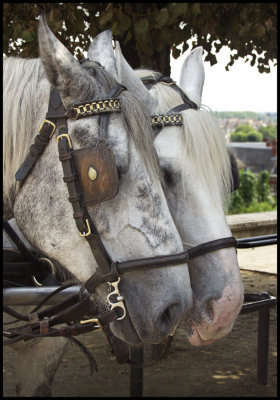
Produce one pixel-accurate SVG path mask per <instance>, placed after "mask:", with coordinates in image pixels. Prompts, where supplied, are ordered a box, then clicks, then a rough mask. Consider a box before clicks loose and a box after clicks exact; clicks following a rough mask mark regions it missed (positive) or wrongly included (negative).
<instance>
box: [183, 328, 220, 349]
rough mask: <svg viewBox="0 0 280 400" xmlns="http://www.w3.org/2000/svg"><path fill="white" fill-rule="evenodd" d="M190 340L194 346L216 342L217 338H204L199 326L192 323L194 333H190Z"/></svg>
mask: <svg viewBox="0 0 280 400" xmlns="http://www.w3.org/2000/svg"><path fill="white" fill-rule="evenodd" d="M188 341H189V342H190V344H192V345H193V346H205V345H207V344H211V343H214V342H216V339H203V338H202V337H201V335H200V333H199V330H198V329H197V327H196V326H195V325H194V324H192V333H191V334H190V335H188Z"/></svg>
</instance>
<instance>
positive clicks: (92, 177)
mask: <svg viewBox="0 0 280 400" xmlns="http://www.w3.org/2000/svg"><path fill="white" fill-rule="evenodd" d="M88 177H89V179H90V180H92V181H94V180H95V179H96V178H97V171H96V169H94V168H93V167H89V169H88Z"/></svg>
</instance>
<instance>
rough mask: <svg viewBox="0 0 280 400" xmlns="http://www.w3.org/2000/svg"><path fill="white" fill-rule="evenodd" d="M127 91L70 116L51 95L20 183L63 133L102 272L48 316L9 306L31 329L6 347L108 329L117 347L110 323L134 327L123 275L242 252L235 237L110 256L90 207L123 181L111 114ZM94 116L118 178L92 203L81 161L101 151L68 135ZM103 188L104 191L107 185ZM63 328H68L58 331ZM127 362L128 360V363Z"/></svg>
mask: <svg viewBox="0 0 280 400" xmlns="http://www.w3.org/2000/svg"><path fill="white" fill-rule="evenodd" d="M123 90H125V87H123V86H122V85H116V86H114V87H113V88H112V89H111V91H110V93H109V98H108V99H101V100H97V101H90V102H85V103H79V104H75V105H74V106H73V107H72V108H71V109H69V110H68V111H67V112H66V113H65V110H64V107H63V104H62V101H61V98H60V95H59V93H58V91H57V90H55V89H53V90H51V94H50V100H49V109H48V113H47V115H46V119H45V121H44V122H43V124H42V126H41V128H40V130H39V134H38V135H37V136H36V138H35V141H34V144H33V145H32V146H31V147H30V152H29V154H28V155H27V157H26V159H25V161H24V162H23V164H22V165H21V167H20V168H19V170H18V171H17V173H16V179H17V180H19V181H21V182H22V183H23V182H24V181H25V179H26V178H27V176H28V174H29V173H30V172H31V170H32V168H33V167H34V165H35V163H36V160H37V159H38V158H39V157H40V155H41V154H42V152H43V151H44V148H45V147H46V146H47V144H48V143H49V141H50V140H51V138H52V136H53V134H54V132H55V131H56V129H58V130H59V132H58V133H59V135H58V136H57V141H58V150H59V159H60V161H61V163H62V167H63V172H64V178H63V179H64V181H65V182H66V184H67V187H68V192H69V201H70V202H71V204H72V206H73V212H74V214H73V216H74V219H75V222H76V225H77V228H78V230H79V233H80V235H81V236H83V237H84V238H85V239H86V240H87V242H88V243H89V246H90V248H91V250H92V253H93V256H94V258H95V260H96V263H97V265H98V268H97V270H96V272H95V273H94V274H93V275H92V277H91V278H89V279H88V280H87V281H86V282H85V284H84V285H83V289H82V290H81V292H80V294H79V295H74V296H72V297H70V298H69V299H67V300H65V301H63V302H61V303H59V304H58V305H55V306H51V307H48V308H46V309H45V310H43V311H38V310H39V308H40V307H41V306H42V305H43V304H44V301H43V302H42V303H41V304H40V305H38V306H37V307H36V308H35V311H34V310H33V312H31V313H30V314H28V315H23V314H19V313H17V312H15V311H14V310H12V309H11V308H10V307H8V306H4V311H5V312H6V313H8V314H10V315H12V316H14V317H15V318H18V319H20V320H23V321H25V322H26V324H25V325H24V326H22V327H20V328H18V327H17V328H9V329H7V330H6V331H5V332H4V336H5V337H6V338H8V339H7V340H6V341H5V344H9V343H13V342H15V341H18V340H22V339H23V340H29V339H32V338H35V337H46V336H48V337H55V336H66V337H69V336H75V335H79V334H82V333H85V332H90V331H95V330H99V329H100V328H102V329H103V331H104V332H105V334H106V335H107V337H108V340H109V342H110V343H111V345H112V346H113V347H114V343H115V342H116V341H118V339H117V338H113V337H112V334H111V333H110V328H109V323H110V322H112V321H115V320H122V324H124V326H125V324H126V323H129V321H128V319H127V318H128V314H127V312H126V308H125V305H124V299H123V298H122V296H120V293H119V290H118V284H119V281H120V279H121V276H122V275H123V274H125V273H129V272H133V271H139V270H146V269H151V268H162V267H170V266H173V265H178V264H182V263H186V262H188V261H189V260H191V259H192V258H194V257H197V256H201V255H203V254H206V253H208V252H211V251H215V250H218V249H222V248H226V247H236V239H235V238H234V237H229V238H223V239H219V240H214V241H211V242H208V243H205V244H201V245H198V246H196V247H193V248H191V249H189V250H188V251H185V252H182V253H179V254H175V255H166V256H157V257H149V258H142V259H136V260H129V261H124V262H113V261H112V260H111V258H110V255H109V254H108V252H107V251H106V249H105V247H104V245H103V243H102V240H101V238H100V236H99V234H98V232H97V230H96V228H95V226H94V223H93V221H92V220H91V218H90V216H89V213H88V212H87V205H88V204H95V203H98V202H100V201H104V197H102V196H103V195H104V196H105V199H107V198H108V196H109V198H112V197H113V196H115V195H116V193H117V187H118V182H117V183H116V179H117V178H116V171H115V167H114V158H113V155H112V154H111V153H110V149H109V148H108V147H107V144H106V132H107V125H108V115H109V114H108V113H110V112H120V111H121V102H120V100H119V99H118V98H117V97H118V96H119V94H120V93H121V92H122V91H123ZM194 106H195V105H194V103H192V102H191V101H190V100H189V101H188V104H185V105H184V107H188V108H189V107H194ZM177 109H178V107H177ZM171 111H172V110H171ZM173 111H174V110H173ZM89 115H99V118H100V126H101V129H100V137H101V142H100V147H99V148H98V147H97V149H95V150H96V151H101V153H102V154H103V153H104V154H105V155H104V160H105V162H106V160H107V161H108V160H109V163H111V165H110V168H111V169H110V171H111V173H110V177H111V178H112V177H113V178H112V179H111V184H112V186H113V189H112V187H109V188H108V184H107V186H106V185H105V186H106V190H105V192H102V193H103V194H102V196H101V197H98V199H96V198H94V199H92V197H90V199H89V200H87V201H86V200H85V191H83V190H82V188H83V186H84V183H83V182H82V181H83V179H84V178H83V177H82V175H81V170H82V169H83V168H81V166H80V167H79V160H78V159H79V155H80V159H83V158H84V157H83V156H84V155H85V157H90V154H88V153H90V152H94V151H95V150H94V149H92V148H91V149H88V148H87V149H81V150H74V149H73V148H72V143H71V139H70V137H69V135H68V129H67V118H72V119H78V118H81V117H84V116H89ZM173 116H174V114H173ZM152 123H153V122H152ZM104 135H105V136H104ZM82 151H85V152H84V153H82V156H81V152H82ZM106 165H108V164H106ZM93 169H94V168H93ZM105 169H106V168H105ZM87 172H88V176H89V174H90V173H91V174H90V176H91V178H89V179H93V181H94V180H95V178H94V177H95V176H98V173H99V172H98V171H95V172H94V171H93V170H91V171H90V170H88V171H87ZM109 181H110V179H109ZM109 186H110V185H109ZM100 187H102V185H101V186H100ZM102 190H103V189H102ZM108 192H109V194H108ZM104 193H105V194H104ZM106 196H107V197H106ZM110 196H111V197H110ZM103 283H108V284H110V285H111V287H112V288H113V291H112V292H111V293H110V294H109V295H108V297H107V300H108V303H109V305H110V309H109V310H105V311H103V312H100V311H99V309H98V307H97V305H96V303H95V301H94V293H95V290H96V288H97V287H98V286H99V285H100V284H103ZM65 287H68V286H67V285H65V286H62V287H61V288H59V289H57V290H56V291H55V292H54V293H53V295H55V294H56V293H57V292H58V291H61V290H64V288H65ZM58 324H66V325H64V326H62V327H59V328H55V326H56V325H58ZM124 359H125V357H124ZM125 361H127V359H126V360H125Z"/></svg>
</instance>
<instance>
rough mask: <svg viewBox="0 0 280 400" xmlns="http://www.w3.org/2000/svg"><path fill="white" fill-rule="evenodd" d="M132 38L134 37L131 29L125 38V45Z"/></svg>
mask: <svg viewBox="0 0 280 400" xmlns="http://www.w3.org/2000/svg"><path fill="white" fill-rule="evenodd" d="M131 39H132V34H131V32H130V31H128V32H127V35H126V38H125V39H124V42H123V46H125V45H126V44H127V43H128V42H129V41H130V40H131Z"/></svg>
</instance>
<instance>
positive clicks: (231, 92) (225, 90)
mask: <svg viewBox="0 0 280 400" xmlns="http://www.w3.org/2000/svg"><path fill="white" fill-rule="evenodd" d="M190 48H191V47H189V49H190ZM189 49H188V50H187V51H186V52H185V53H184V54H183V55H182V56H180V57H179V58H177V59H176V60H175V59H174V58H173V57H172V56H171V63H170V65H171V77H172V79H174V80H175V81H176V82H177V83H179V77H180V71H181V66H182V63H183V61H184V60H185V58H186V57H187V55H188V54H189V53H190V50H189ZM205 55H206V53H205V54H203V59H204V58H205ZM216 57H217V61H218V63H217V64H215V65H213V66H212V67H211V65H210V62H209V61H207V62H205V61H204V68H205V81H204V88H203V92H202V104H204V105H206V106H208V107H209V108H210V109H211V110H212V111H255V112H277V90H276V88H277V78H276V75H277V67H273V63H270V67H271V68H270V71H271V72H270V73H269V74H266V73H263V74H260V73H259V72H258V69H257V67H256V66H253V67H251V66H250V62H249V61H248V62H247V63H244V59H242V58H239V59H238V60H237V61H235V63H234V64H233V66H231V67H229V71H226V69H225V66H226V65H227V63H228V62H229V61H230V50H229V48H228V47H225V46H224V47H223V48H222V49H221V50H220V52H219V53H218V54H217V55H216Z"/></svg>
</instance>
